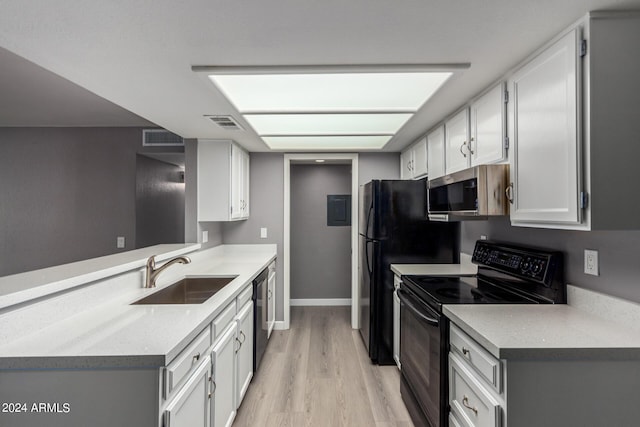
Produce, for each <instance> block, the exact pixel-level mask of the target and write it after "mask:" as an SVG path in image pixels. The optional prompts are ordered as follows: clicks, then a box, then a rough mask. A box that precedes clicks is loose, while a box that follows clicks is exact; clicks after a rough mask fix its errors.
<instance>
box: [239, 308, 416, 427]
mask: <svg viewBox="0 0 640 427" xmlns="http://www.w3.org/2000/svg"><path fill="white" fill-rule="evenodd" d="M350 316H351V311H350V307H291V329H289V330H288V331H274V332H273V334H272V335H271V339H270V342H269V345H268V346H267V351H266V353H265V355H264V358H263V359H262V364H261V365H260V368H259V370H258V372H257V374H256V376H255V377H254V378H253V381H252V383H251V386H250V387H249V391H248V392H247V395H246V396H245V398H244V401H243V402H242V405H241V406H240V409H239V411H238V414H237V416H236V419H235V421H234V424H233V426H234V427H257V426H269V427H271V426H273V427H300V426H307V427H316V426H318V427H320V426H321V427H338V426H344V427H352V426H353V427H359V426H362V427H371V426H375V427H392V426H397V427H413V424H412V423H411V419H410V418H409V414H408V413H407V410H406V408H405V406H404V403H403V402H402V399H401V397H400V374H399V371H398V369H397V368H396V367H395V366H377V365H372V364H371V362H370V361H369V358H368V356H367V354H366V350H365V347H364V344H363V343H362V339H361V338H360V335H359V332H358V331H357V330H353V329H351V323H350Z"/></svg>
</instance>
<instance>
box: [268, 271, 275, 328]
mask: <svg viewBox="0 0 640 427" xmlns="http://www.w3.org/2000/svg"><path fill="white" fill-rule="evenodd" d="M275 324H276V263H275V262H273V263H271V265H270V266H269V280H268V281H267V339H268V338H269V337H271V332H272V331H273V327H274V326H275Z"/></svg>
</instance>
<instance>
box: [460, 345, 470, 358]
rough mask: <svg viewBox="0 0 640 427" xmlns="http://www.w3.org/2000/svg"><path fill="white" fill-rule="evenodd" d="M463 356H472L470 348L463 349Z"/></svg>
mask: <svg viewBox="0 0 640 427" xmlns="http://www.w3.org/2000/svg"><path fill="white" fill-rule="evenodd" d="M462 354H464V355H465V356H467V357H469V356H470V355H471V352H470V351H469V349H468V348H466V347H462Z"/></svg>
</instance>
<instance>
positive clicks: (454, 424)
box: [449, 412, 462, 427]
mask: <svg viewBox="0 0 640 427" xmlns="http://www.w3.org/2000/svg"><path fill="white" fill-rule="evenodd" d="M449 427H462V424H460V421H458V419H457V418H456V417H455V415H453V414H452V413H451V412H449Z"/></svg>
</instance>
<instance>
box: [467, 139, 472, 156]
mask: <svg viewBox="0 0 640 427" xmlns="http://www.w3.org/2000/svg"><path fill="white" fill-rule="evenodd" d="M472 142H473V137H471V140H469V147H468V149H469V153H471V154H473V150H472V149H471V143H472Z"/></svg>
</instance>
